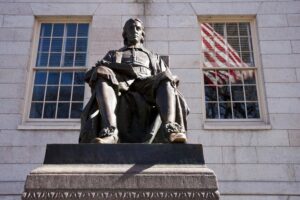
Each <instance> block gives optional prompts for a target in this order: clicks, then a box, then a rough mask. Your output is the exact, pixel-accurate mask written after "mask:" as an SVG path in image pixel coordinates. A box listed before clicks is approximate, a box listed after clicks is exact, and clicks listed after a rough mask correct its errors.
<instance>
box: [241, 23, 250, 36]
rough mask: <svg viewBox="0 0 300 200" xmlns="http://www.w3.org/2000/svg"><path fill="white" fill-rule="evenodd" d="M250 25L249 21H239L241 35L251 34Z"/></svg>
mask: <svg viewBox="0 0 300 200" xmlns="http://www.w3.org/2000/svg"><path fill="white" fill-rule="evenodd" d="M249 26H250V24H249V23H239V31H240V35H246V36H249V35H250V30H249Z"/></svg>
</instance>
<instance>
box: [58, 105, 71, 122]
mask: <svg viewBox="0 0 300 200" xmlns="http://www.w3.org/2000/svg"><path fill="white" fill-rule="evenodd" d="M69 109H70V104H69V103H59V104H58V108H57V118H69Z"/></svg>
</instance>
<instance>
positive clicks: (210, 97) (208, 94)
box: [205, 86, 217, 101]
mask: <svg viewBox="0 0 300 200" xmlns="http://www.w3.org/2000/svg"><path fill="white" fill-rule="evenodd" d="M205 101H217V88H216V86H205Z"/></svg>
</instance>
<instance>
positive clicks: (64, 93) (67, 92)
mask: <svg viewBox="0 0 300 200" xmlns="http://www.w3.org/2000/svg"><path fill="white" fill-rule="evenodd" d="M71 90H72V87H71V86H61V87H60V91H59V100H60V101H70V100H71Z"/></svg>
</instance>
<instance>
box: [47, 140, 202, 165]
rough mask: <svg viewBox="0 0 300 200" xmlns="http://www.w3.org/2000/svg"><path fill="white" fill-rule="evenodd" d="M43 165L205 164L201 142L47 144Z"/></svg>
mask: <svg viewBox="0 0 300 200" xmlns="http://www.w3.org/2000/svg"><path fill="white" fill-rule="evenodd" d="M44 164H205V162H204V157H203V150H202V145H200V144H48V145H47V149H46V155H45V160H44Z"/></svg>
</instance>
